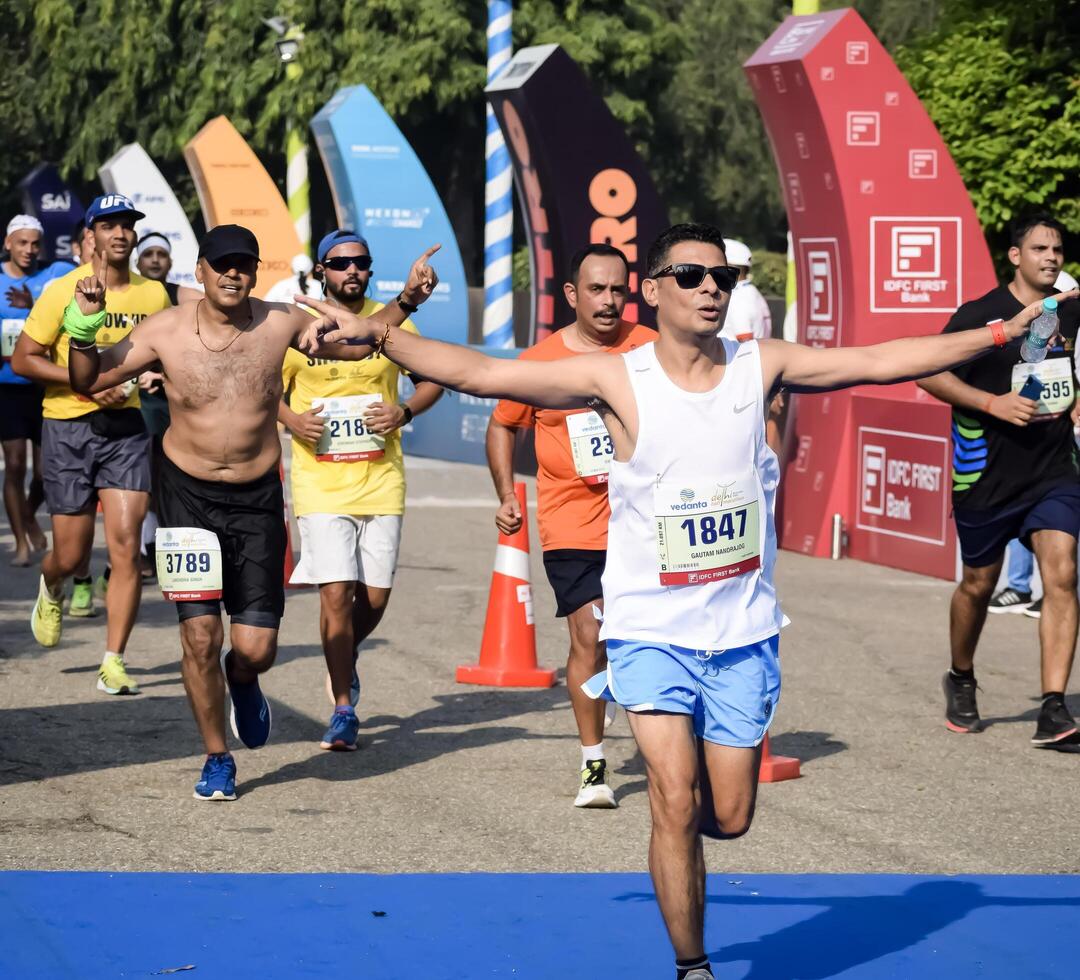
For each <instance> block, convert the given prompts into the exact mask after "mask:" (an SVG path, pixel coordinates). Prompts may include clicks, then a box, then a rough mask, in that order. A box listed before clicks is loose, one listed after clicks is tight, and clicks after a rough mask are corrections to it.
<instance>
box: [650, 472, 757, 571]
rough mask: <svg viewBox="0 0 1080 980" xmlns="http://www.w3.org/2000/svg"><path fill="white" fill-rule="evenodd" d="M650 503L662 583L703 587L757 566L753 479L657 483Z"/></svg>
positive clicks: (755, 491)
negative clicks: (653, 515)
mask: <svg viewBox="0 0 1080 980" xmlns="http://www.w3.org/2000/svg"><path fill="white" fill-rule="evenodd" d="M653 501H654V504H655V514H656V544H657V555H658V561H659V564H658V569H659V573H660V584H661V585H703V584H704V583H706V582H715V581H717V580H719V579H725V578H732V577H733V576H736V575H744V574H746V573H747V572H750V571H753V570H754V569H755V568H760V567H761V530H760V526H759V513H760V505H759V501H758V494H757V480H755V479H754V478H753V476H747V477H744V478H742V479H723V480H710V481H705V480H696V481H693V482H686V483H671V484H660V485H658V486H657V487H656V489H655V491H654V495H653Z"/></svg>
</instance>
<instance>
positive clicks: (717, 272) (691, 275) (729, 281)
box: [650, 263, 739, 293]
mask: <svg viewBox="0 0 1080 980" xmlns="http://www.w3.org/2000/svg"><path fill="white" fill-rule="evenodd" d="M707 275H708V276H712V278H713V282H715V283H716V288H717V289H719V290H720V291H721V292H723V293H730V292H731V291H732V290H733V289H734V288H735V283H737V282H738V281H739V270H738V269H737V268H735V266H732V265H698V264H697V263H686V264H680V265H668V266H665V267H664V268H663V269H661V270H660V271H659V272H657V273H656V274H655V275H653V276H650V278H651V279H663V278H664V277H665V276H671V277H672V278H673V279H674V280H675V283H676V285H677V286H678V287H679V288H680V289H697V288H698V286H700V285H701V284H702V283H703V282H704V281H705V277H706V276H707Z"/></svg>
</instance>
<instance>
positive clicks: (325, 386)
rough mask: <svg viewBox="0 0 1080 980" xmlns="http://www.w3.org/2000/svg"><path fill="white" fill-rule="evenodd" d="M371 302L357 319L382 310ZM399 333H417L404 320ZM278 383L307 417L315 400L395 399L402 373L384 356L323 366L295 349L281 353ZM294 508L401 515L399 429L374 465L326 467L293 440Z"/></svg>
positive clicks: (310, 450) (362, 462) (370, 462)
mask: <svg viewBox="0 0 1080 980" xmlns="http://www.w3.org/2000/svg"><path fill="white" fill-rule="evenodd" d="M382 306H383V304H382V303H377V302H375V300H372V299H367V300H364V307H363V309H362V310H361V311H360V315H361V316H371V314H372V313H374V312H376V311H377V310H381V309H382ZM401 329H402V330H408V331H410V332H411V333H415V334H419V331H418V330H417V329H416V326H415V324H414V323H413V322H412V321H411V320H406V321H405V322H404V323H403V324H402V325H401ZM281 373H282V378H283V380H284V384H285V390H286V392H291V394H290V395H289V407H290V408H291V409H292V410H293V411H294V412H300V413H302V412H306V411H307V410H308V409H310V408H311V403H312V401H313V400H315V399H324V398H344V397H347V396H349V395H379V396H380V397H381V399H382V400H383V401H384V402H387V403H389V404H393V403H396V402H397V400H398V376H399V374H400V373H401V369H400V368H399V367H398V366H397V365H396V364H395V363H394V362H393V361H391V360H390V359H389V358H387V357H379V358H374V357H369V358H366V359H365V360H362V361H326V360H318V359H315V358H311V357H308V356H307V355H306V354H301V353H300V352H299V351H297V350H293V349H291V348H290V349H289V351H287V352H286V354H285V363H284V365H283V367H282V372H281ZM292 494H293V507H294V508H295V510H296V513H297V514H298V515H300V514H352V515H355V516H358V517H359V516H369V515H372V514H401V513H403V512H404V510H405V462H404V460H403V459H402V455H401V430H400V429H395V430H394V431H393V432H391V433H389V434H387V436H386V444H385V446H384V447H383V455H382V456H381V457H380V458H378V459H374V460H356V461H352V462H344V463H343V462H338V463H334V462H330V461H327V460H318V459H316V458H315V451H314V449H313V448H312V446H311V445H310V444H308V443H306V442H304V441H303V440H301V439H297V438H296V437H295V436H293V441H292Z"/></svg>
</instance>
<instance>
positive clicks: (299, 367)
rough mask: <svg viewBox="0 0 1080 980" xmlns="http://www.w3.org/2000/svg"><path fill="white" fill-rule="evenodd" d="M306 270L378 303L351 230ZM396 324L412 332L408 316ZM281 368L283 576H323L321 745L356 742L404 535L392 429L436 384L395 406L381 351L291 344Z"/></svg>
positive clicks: (337, 300)
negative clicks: (286, 521) (319, 354)
mask: <svg viewBox="0 0 1080 980" xmlns="http://www.w3.org/2000/svg"><path fill="white" fill-rule="evenodd" d="M314 272H315V276H316V278H319V279H321V280H322V281H323V283H324V284H325V286H326V292H327V295H328V299H329V301H330V302H331V303H334V304H335V305H337V306H341V307H344V308H346V309H349V310H351V311H352V312H353V313H357V314H359V315H360V316H370V315H371V314H372V313H374V312H375V311H376V310H378V309H380V307H381V304H379V303H376V302H374V301H373V300H369V299H365V298H364V293H365V292H366V291H367V286H368V281H369V280H370V278H371V253H370V251H369V249H368V245H367V242H366V241H365V240H364V239H363V238H362V237H361V236H360V235H358V234H356V233H355V232H353V231H349V230H338V231H334V232H331V233H330V234H329V235H327V236H326V237H325V238H323V240H322V241H321V242H319V248H318V251H317V264H316V266H315V270H314ZM406 312H407V313H411V312H413V310H411V309H407V310H406ZM402 329H403V330H409V331H411V332H412V333H417V332H418V331H417V329H416V327H415V326H414V325H413V324H412V322H411V321H409V320H406V321H405V323H403V324H402ZM283 375H284V386H285V391H286V393H287V394H288V395H289V404H286V403H285V402H284V401H282V403H281V407H280V410H279V412H278V420H279V421H280V422H282V423H283V424H284V425H285V426H286V427H287V428H288V429H289V431H290V432H291V433H292V435H293V441H292V494H293V506H294V507H295V509H296V514H297V519H298V522H299V525H300V562H299V564H298V565H297V567H296V571H295V572H294V573H293V576H292V580H291V581H292V582H294V583H303V584H316V585H318V586H319V601H320V606H321V610H322V614H321V616H320V618H319V627H320V632H321V634H322V644H323V653H324V655H325V656H326V667H327V671H328V672H329V682H328V686H329V690H330V696H331V700H332V701H333V703H334V714H333V717H332V718H331V720H330V727H329V728H328V729H327V731H326V734H325V735H324V736H323V739H322V743H321V745H322V748H324V749H345V750H352V749H355V748H356V739H357V735H358V734H359V722H358V721H357V718H356V711H355V706H356V703H357V701H358V700H359V698H360V680H359V677H358V675H357V671H356V660H357V654H358V647H359V645H360V644H361V643H362V642H363V641H364V640H365V639H367V637H368V636H370V635H371V632H372V631H373V630H374V629H375V627H376V626H378V625H379V620H381V619H382V616H383V613H384V612H385V610H386V604H387V602H388V601H389V599H390V589H391V587H392V586H393V583H394V571H395V569H396V567H397V556H398V546H399V545H400V542H401V518H402V514H403V512H404V510H405V464H404V461H403V459H402V455H401V434H400V431H399V430H400V429H401V427H402V426H403V425H407V424H408V423H409V422H410V421H411V420H412V418H413V416H414V415H419V414H420V413H421V412H425V411H427V409H429V408H430V407H431V406H432V405H434V404H435V402H436V401H438V399H439V396H440V395H441V394H442V389H441V388H440V387H439V386H438V385H434V384H431V383H430V382H427V381H419V382H418V383H417V385H416V393H415V394H414V395H413V396H412V398H410V399H409V400H408V401H407V402H404V403H401V404H399V403H398V375H399V368H398V367H397V365H395V364H394V363H393V362H392V361H390V360H389V359H388V358H385V357H369V358H367V359H366V360H362V361H324V360H317V359H314V358H308V357H306V356H305V355H303V354H301V353H299V352H298V351H295V350H290V351H289V352H288V354H286V357H285V365H284V368H283Z"/></svg>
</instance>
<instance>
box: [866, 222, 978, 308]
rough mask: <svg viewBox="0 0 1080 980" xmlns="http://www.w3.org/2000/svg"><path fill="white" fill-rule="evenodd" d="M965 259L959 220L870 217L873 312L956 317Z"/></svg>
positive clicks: (871, 303)
mask: <svg viewBox="0 0 1080 980" xmlns="http://www.w3.org/2000/svg"><path fill="white" fill-rule="evenodd" d="M962 258H963V256H962V253H961V241H960V219H959V218H937V217H934V218H918V217H913V218H871V219H870V310H871V312H873V313H952V312H953V310H955V309H956V308H957V307H958V306H959V305H960V298H961V296H962V295H963V284H962V281H961V268H962Z"/></svg>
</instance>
